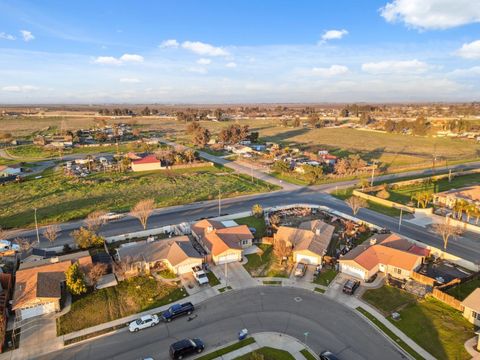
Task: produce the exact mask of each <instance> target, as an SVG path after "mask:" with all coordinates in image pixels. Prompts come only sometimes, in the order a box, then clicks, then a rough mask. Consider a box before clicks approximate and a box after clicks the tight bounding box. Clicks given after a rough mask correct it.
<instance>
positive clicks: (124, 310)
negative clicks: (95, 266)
mask: <svg viewBox="0 0 480 360" xmlns="http://www.w3.org/2000/svg"><path fill="white" fill-rule="evenodd" d="M186 294H187V293H186V291H185V290H184V289H183V288H178V287H175V286H169V285H165V284H161V283H158V282H157V281H156V280H154V279H153V278H150V277H143V276H139V277H135V278H132V279H129V280H125V281H122V282H120V283H119V284H118V285H117V286H114V287H109V288H106V289H101V290H97V291H95V292H92V293H88V294H86V295H84V296H82V297H80V298H78V299H77V300H75V301H74V302H73V303H72V307H71V309H70V311H69V312H68V313H66V314H65V315H62V316H61V317H60V318H58V319H57V333H58V335H64V334H68V333H70V332H73V331H78V330H82V329H85V328H87V327H90V326H94V325H98V324H103V323H105V322H108V321H112V320H115V319H119V318H122V317H125V316H128V315H132V314H135V313H138V312H142V311H146V310H149V309H153V308H156V307H159V306H162V305H166V304H168V303H171V302H174V301H177V300H179V299H182V298H184V297H185V295H186Z"/></svg>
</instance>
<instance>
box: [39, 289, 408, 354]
mask: <svg viewBox="0 0 480 360" xmlns="http://www.w3.org/2000/svg"><path fill="white" fill-rule="evenodd" d="M195 314H196V315H198V317H196V318H195V319H194V320H192V321H188V319H187V318H186V317H184V318H179V319H177V320H176V321H174V322H172V323H170V324H163V323H162V324H160V325H158V326H156V327H154V328H152V329H147V330H143V331H140V332H138V333H133V334H132V333H129V332H128V331H127V330H126V329H122V330H119V331H118V332H116V333H114V334H112V335H107V336H104V337H100V338H98V339H96V340H92V341H89V342H85V343H83V344H82V343H80V344H78V345H73V346H71V347H69V348H65V349H63V350H62V351H58V352H54V353H50V354H48V355H45V356H43V357H41V359H118V360H120V359H125V360H127V359H129V360H133V359H141V358H143V357H147V356H152V357H153V358H154V359H162V360H164V359H168V347H169V345H170V344H171V343H172V342H174V341H175V340H178V339H181V338H184V337H200V338H201V339H202V340H204V341H205V343H206V345H207V350H206V351H209V350H212V349H214V348H215V347H218V346H222V345H224V344H226V343H228V342H230V341H233V340H235V339H236V335H237V332H238V331H239V330H240V329H242V328H247V329H248V330H249V332H250V333H256V332H264V331H272V332H280V333H284V334H287V335H291V336H293V337H296V338H298V339H299V340H301V341H304V340H305V339H304V333H305V332H308V333H309V335H308V338H307V343H308V345H309V346H310V347H311V348H312V349H313V350H314V351H315V352H317V353H318V352H320V351H323V350H326V349H328V350H331V351H334V352H335V353H336V354H338V355H339V357H340V358H341V359H343V360H349V359H352V360H353V359H365V360H367V359H369V360H370V359H389V360H396V359H405V358H406V357H405V356H404V355H403V354H402V353H401V352H400V351H399V350H398V349H397V348H396V347H395V346H394V345H393V344H391V343H390V342H389V340H387V339H386V338H385V337H384V336H383V335H382V334H380V333H379V332H378V331H377V330H376V329H374V328H373V327H372V326H371V325H370V324H369V323H367V322H366V321H365V320H364V319H362V318H361V317H360V315H358V314H357V313H355V312H354V311H353V310H350V309H349V308H347V307H345V306H343V305H341V304H339V303H337V302H334V301H333V300H330V299H328V298H326V297H325V296H322V295H318V294H316V293H313V292H311V291H305V290H301V289H295V288H282V287H279V288H277V287H260V288H258V287H257V288H250V289H245V290H238V291H231V292H227V293H225V294H221V295H218V296H216V297H214V298H211V299H209V300H207V301H205V302H203V303H201V304H200V305H199V306H197V310H196V313H195Z"/></svg>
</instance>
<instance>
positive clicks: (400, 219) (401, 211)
mask: <svg viewBox="0 0 480 360" xmlns="http://www.w3.org/2000/svg"><path fill="white" fill-rule="evenodd" d="M402 215H403V208H400V218H399V219H398V231H399V232H400V227H401V226H402Z"/></svg>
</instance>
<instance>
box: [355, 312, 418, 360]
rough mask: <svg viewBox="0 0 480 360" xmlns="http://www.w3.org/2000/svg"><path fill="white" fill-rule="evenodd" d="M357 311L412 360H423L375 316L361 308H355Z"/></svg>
mask: <svg viewBox="0 0 480 360" xmlns="http://www.w3.org/2000/svg"><path fill="white" fill-rule="evenodd" d="M357 311H359V312H360V313H362V314H363V315H364V316H365V317H366V318H368V319H369V320H370V321H371V322H372V323H374V324H375V325H376V326H377V327H378V328H379V329H380V330H382V332H383V333H385V335H387V336H388V337H389V338H390V339H392V340H393V341H394V342H395V343H396V344H398V345H399V346H400V347H401V348H402V349H403V350H405V351H406V352H407V353H409V354H410V355H411V356H413V358H414V359H417V360H424V359H423V357H422V356H420V355H419V354H418V353H417V352H416V351H415V350H413V349H412V348H411V347H410V346H408V345H407V343H406V342H404V341H403V340H402V339H400V338H399V337H398V336H397V335H395V333H393V331H391V330H390V329H389V328H387V327H386V326H385V325H384V324H383V323H382V322H381V321H379V320H378V319H377V318H376V317H375V316H373V315H372V314H370V313H369V312H368V311H366V310H365V309H363V308H362V307H360V306H359V307H357Z"/></svg>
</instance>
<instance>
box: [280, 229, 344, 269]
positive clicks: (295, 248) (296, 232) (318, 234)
mask: <svg viewBox="0 0 480 360" xmlns="http://www.w3.org/2000/svg"><path fill="white" fill-rule="evenodd" d="M334 230H335V227H334V226H332V225H329V224H327V223H325V222H323V221H322V220H313V221H305V222H303V223H301V224H300V226H299V227H298V228H292V227H288V226H280V227H279V228H278V231H277V233H276V234H275V235H274V236H273V237H274V242H275V241H282V240H283V241H285V243H286V244H287V246H290V247H291V248H292V254H293V261H294V262H296V263H297V262H302V263H306V264H311V265H319V264H321V263H322V260H323V256H324V255H325V254H326V253H327V249H328V246H329V245H330V241H331V240H332V237H333V232H334Z"/></svg>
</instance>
